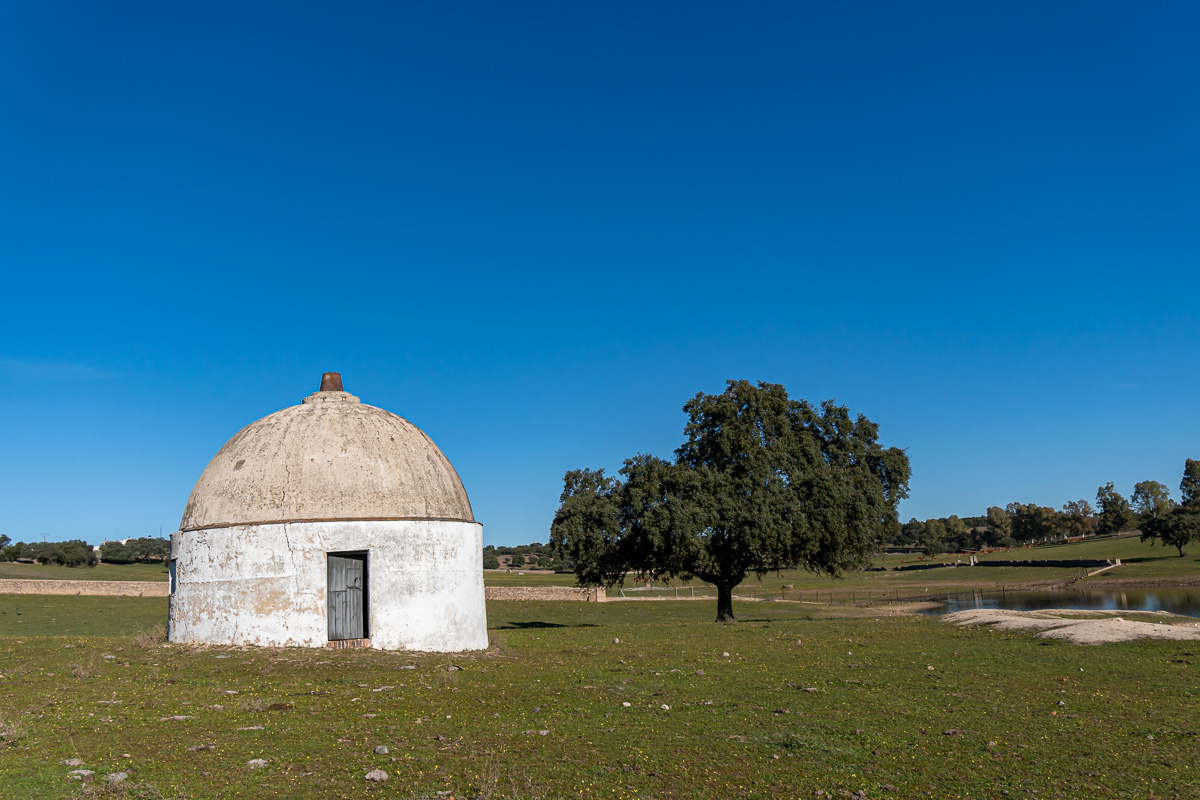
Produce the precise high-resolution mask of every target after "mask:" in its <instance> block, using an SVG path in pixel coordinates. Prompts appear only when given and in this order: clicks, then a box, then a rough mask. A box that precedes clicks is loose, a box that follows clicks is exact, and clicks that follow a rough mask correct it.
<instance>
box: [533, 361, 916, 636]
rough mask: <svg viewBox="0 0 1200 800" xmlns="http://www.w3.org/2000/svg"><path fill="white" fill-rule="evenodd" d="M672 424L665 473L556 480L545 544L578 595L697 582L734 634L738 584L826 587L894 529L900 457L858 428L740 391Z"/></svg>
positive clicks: (793, 403) (771, 392)
mask: <svg viewBox="0 0 1200 800" xmlns="http://www.w3.org/2000/svg"><path fill="white" fill-rule="evenodd" d="M684 411H685V412H686V413H687V415H688V423H687V425H686V427H685V428H684V434H685V436H686V437H687V440H686V441H685V442H684V443H683V445H682V446H681V447H680V448H679V449H678V450H676V452H675V459H674V460H672V461H668V460H665V459H661V458H658V457H655V456H650V455H638V456H636V457H634V458H630V459H628V460H626V461H625V465H624V467H623V468H622V469H621V476H622V478H621V479H617V478H613V477H609V476H605V475H604V472H603V470H587V469H584V470H572V471H570V472H568V473H567V474H566V475H565V477H564V479H563V483H564V487H563V493H562V497H561V506H560V507H559V510H558V513H557V514H555V517H554V522H553V525H552V526H551V539H552V541H553V542H554V545H555V547H556V548H558V549H559V550H560V551H561V552H563V553H564V554H566V555H567V556H569V557H570V558H572V559H573V560H574V561H575V567H576V578H577V580H578V582H579V583H580V584H583V585H606V586H613V585H616V584H619V583H621V582H622V581H623V580H624V576H625V574H626V573H627V572H634V573H637V574H639V575H646V576H650V577H656V578H671V577H676V576H678V577H682V578H685V579H686V578H691V577H697V578H700V579H701V580H704V581H707V582H709V583H712V584H714V585H715V586H716V587H717V621H719V622H732V621H734V615H733V589H734V587H736V586H737V585H738V584H739V583H741V582H742V581H743V580H745V579H746V577H747V576H748V575H749V574H750V573H755V574H758V575H760V576H761V575H764V574H766V573H768V572H771V571H775V570H781V569H793V568H798V567H804V568H807V569H810V570H814V571H816V572H820V573H825V574H828V575H832V576H836V575H839V574H840V573H842V572H843V571H845V570H848V569H852V568H855V567H859V566H862V565H864V564H865V563H866V561H867V559H868V557H869V554H870V552H871V550H872V549H873V547H874V546H875V544H876V542H877V541H878V539H879V538H880V536H881V534H883V533H884V532H891V531H894V530H897V529H898V528H899V521H898V519H897V518H896V506H897V505H898V503H899V502H900V500H901V499H902V498H904V497H906V496H907V495H908V481H909V474H910V469H909V463H908V456H907V455H905V453H904V451H903V450H900V449H898V448H895V447H892V448H884V447H883V446H881V445H880V444H879V442H878V435H879V427H878V426H877V425H876V424H875V423H873V422H871V421H870V420H869V419H867V418H866V417H864V416H862V415H858V416H851V414H850V412H849V411H848V410H847V409H846V408H845V407H842V406H838V405H836V404H834V403H833V402H832V401H827V402H825V403H823V404H822V405H821V406H820V407H819V408H818V407H814V406H812V405H810V404H809V403H807V402H805V401H803V400H792V399H790V398H789V397H788V394H787V392H786V391H785V390H784V388H783V387H782V386H779V385H777V384H769V383H758V384H757V385H755V384H751V383H750V382H748V381H729V382H728V385H727V387H726V389H725V391H724V392H723V393H721V394H716V395H709V394H704V393H700V394H697V395H696V396H695V397H694V398H692V399H691V400H690V401H688V403H687V404H686V405H685V406H684Z"/></svg>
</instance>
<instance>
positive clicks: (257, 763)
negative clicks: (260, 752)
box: [246, 758, 267, 769]
mask: <svg viewBox="0 0 1200 800" xmlns="http://www.w3.org/2000/svg"><path fill="white" fill-rule="evenodd" d="M266 765H267V760H266V759H265V758H252V759H250V760H249V761H247V762H246V766H247V767H249V768H250V769H262V768H263V767H265V766H266Z"/></svg>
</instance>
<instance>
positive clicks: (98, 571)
mask: <svg viewBox="0 0 1200 800" xmlns="http://www.w3.org/2000/svg"><path fill="white" fill-rule="evenodd" d="M167 577H168V576H167V567H166V565H165V564H97V565H96V566H94V567H60V566H56V565H54V564H18V563H17V562H15V561H8V562H0V579H9V580H11V579H17V580H27V581H165V580H166V579H167Z"/></svg>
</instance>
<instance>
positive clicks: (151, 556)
mask: <svg viewBox="0 0 1200 800" xmlns="http://www.w3.org/2000/svg"><path fill="white" fill-rule="evenodd" d="M100 557H101V558H102V559H104V560H105V561H107V562H108V563H110V564H133V563H145V562H149V563H157V564H161V563H163V562H165V561H166V560H167V559H168V558H170V557H171V541H170V540H169V539H158V538H154V537H151V536H147V537H145V538H142V539H127V540H126V541H125V544H121V543H120V542H105V543H104V544H102V545H100Z"/></svg>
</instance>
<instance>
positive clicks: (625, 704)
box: [67, 703, 633, 764]
mask: <svg viewBox="0 0 1200 800" xmlns="http://www.w3.org/2000/svg"><path fill="white" fill-rule="evenodd" d="M621 705H622V706H623V707H625V708H629V707H630V706H631V705H633V703H621ZM67 763H68V764H69V763H71V762H69V761H68V762H67ZM79 763H80V764H82V763H83V762H82V761H80V762H79Z"/></svg>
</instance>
